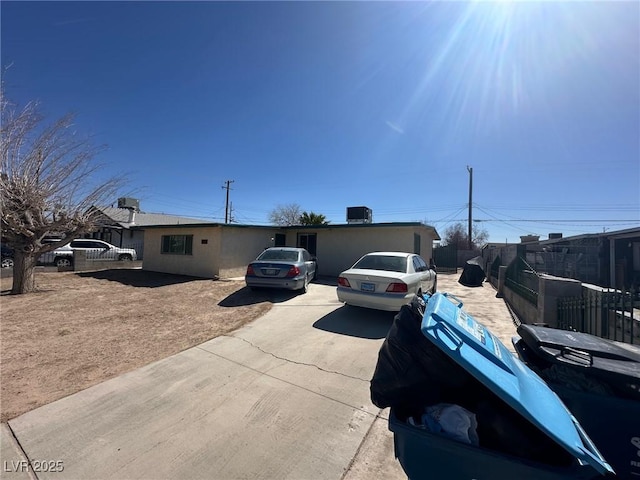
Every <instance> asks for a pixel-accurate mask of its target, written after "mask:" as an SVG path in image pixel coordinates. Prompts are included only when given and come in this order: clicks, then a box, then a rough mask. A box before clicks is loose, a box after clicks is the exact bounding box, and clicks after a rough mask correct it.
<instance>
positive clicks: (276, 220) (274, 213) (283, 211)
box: [269, 203, 301, 227]
mask: <svg viewBox="0 0 640 480" xmlns="http://www.w3.org/2000/svg"><path fill="white" fill-rule="evenodd" d="M300 215H301V209H300V205H298V204H297V203H288V204H287V205H278V206H277V207H276V208H274V209H273V210H271V212H269V221H270V222H271V223H273V224H274V225H280V226H283V227H287V226H291V225H300Z"/></svg>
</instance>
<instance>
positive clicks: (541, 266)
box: [483, 227, 640, 289]
mask: <svg viewBox="0 0 640 480" xmlns="http://www.w3.org/2000/svg"><path fill="white" fill-rule="evenodd" d="M522 240H523V243H519V244H509V245H504V244H503V245H499V244H492V245H488V246H487V247H486V248H485V249H484V250H483V257H484V259H485V261H486V264H487V265H488V267H489V268H490V267H491V265H492V262H493V261H494V259H495V258H496V257H497V256H500V264H501V265H508V264H509V263H510V262H511V261H512V260H513V259H514V258H515V257H516V256H518V257H521V258H524V259H525V260H526V262H527V263H528V264H529V265H530V266H531V267H532V268H533V269H534V270H535V271H536V272H538V273H547V274H549V275H554V276H557V277H566V278H573V279H576V280H580V281H581V282H583V283H591V284H595V285H599V286H602V287H611V288H618V289H622V288H630V287H632V286H635V287H636V288H638V287H640V227H636V228H630V229H626V230H618V231H614V232H605V233H592V234H584V235H576V236H572V237H562V235H561V234H550V238H549V239H547V240H538V237H535V239H529V238H523V239H522Z"/></svg>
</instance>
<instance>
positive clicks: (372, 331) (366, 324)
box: [313, 305, 396, 340]
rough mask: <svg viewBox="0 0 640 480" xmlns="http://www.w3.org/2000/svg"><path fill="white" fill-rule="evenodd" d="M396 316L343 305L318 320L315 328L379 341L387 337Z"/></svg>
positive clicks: (390, 313)
mask: <svg viewBox="0 0 640 480" xmlns="http://www.w3.org/2000/svg"><path fill="white" fill-rule="evenodd" d="M395 315H396V314H395V313H394V312H383V311H380V310H370V309H367V308H359V307H352V306H350V305H343V306H342V307H340V308H338V309H336V310H334V311H332V312H331V313H328V314H327V315H325V316H324V317H322V318H321V319H319V320H317V321H316V322H315V323H314V324H313V326H314V328H317V329H319V330H325V331H327V332H333V333H339V334H340V335H348V336H350V337H360V338H368V339H372V340H378V339H382V338H385V337H386V336H387V333H388V332H389V329H390V328H391V325H392V324H393V318H394V317H395Z"/></svg>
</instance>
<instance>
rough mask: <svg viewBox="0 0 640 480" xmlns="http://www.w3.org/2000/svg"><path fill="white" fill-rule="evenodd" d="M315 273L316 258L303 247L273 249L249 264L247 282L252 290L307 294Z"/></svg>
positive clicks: (268, 249)
mask: <svg viewBox="0 0 640 480" xmlns="http://www.w3.org/2000/svg"><path fill="white" fill-rule="evenodd" d="M316 273H317V262H316V259H315V257H313V256H311V254H310V253H309V252H307V251H306V250H305V249H304V248H293V247H272V248H267V249H266V250H265V251H264V252H262V253H261V254H260V255H258V258H256V259H255V260H254V261H253V262H251V263H250V264H249V266H248V267H247V273H246V275H245V277H244V280H245V282H246V284H247V286H248V287H250V288H259V287H268V288H284V289H287V290H300V291H301V292H302V293H306V292H307V289H308V287H309V283H311V280H313V279H314V278H315V277H316Z"/></svg>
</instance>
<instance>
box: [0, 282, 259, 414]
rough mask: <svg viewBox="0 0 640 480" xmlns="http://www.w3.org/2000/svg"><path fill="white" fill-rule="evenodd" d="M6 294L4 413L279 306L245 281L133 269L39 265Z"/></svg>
mask: <svg viewBox="0 0 640 480" xmlns="http://www.w3.org/2000/svg"><path fill="white" fill-rule="evenodd" d="M0 282H1V289H2V296H1V297H0V315H1V316H0V380H1V381H0V383H1V384H2V386H1V395H0V420H1V421H2V422H5V421H7V420H9V419H11V418H14V417H16V416H18V415H20V414H22V413H25V412H27V411H29V410H32V409H34V408H37V407H39V406H41V405H44V404H47V403H50V402H52V401H54V400H57V399H59V398H62V397H65V396H67V395H70V394H72V393H75V392H77V391H79V390H82V389H85V388H87V387H89V386H91V385H95V384H97V383H100V382H102V381H104V380H107V379H109V378H112V377H115V376H117V375H119V374H122V373H124V372H127V371H130V370H133V369H135V368H138V367H141V366H143V365H146V364H148V363H150V362H153V361H155V360H160V359H162V358H165V357H168V356H170V355H172V354H175V353H178V352H180V351H182V350H184V349H187V348H189V347H192V346H194V345H197V344H199V343H202V342H204V341H206V340H209V339H211V338H214V337H217V336H220V335H224V334H225V333H227V332H230V331H232V330H235V329H237V328H238V327H240V326H242V325H244V324H246V323H247V322H250V321H251V320H253V319H255V318H257V317H259V316H261V315H263V314H264V313H266V312H267V311H268V310H269V309H270V308H271V304H270V303H269V301H268V299H267V297H266V295H264V294H261V293H254V292H251V291H250V290H248V289H247V288H246V287H245V286H244V282H243V281H224V280H217V281H216V280H202V279H194V278H192V277H181V276H176V275H168V274H161V273H152V272H145V271H142V270H139V269H132V270H126V269H121V270H103V271H96V272H81V273H80V272H79V273H74V272H64V273H58V272H51V273H37V274H36V282H37V286H38V290H39V291H38V292H36V293H33V294H28V295H9V291H10V289H11V282H12V279H11V278H10V277H9V278H2V279H1V280H0Z"/></svg>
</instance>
